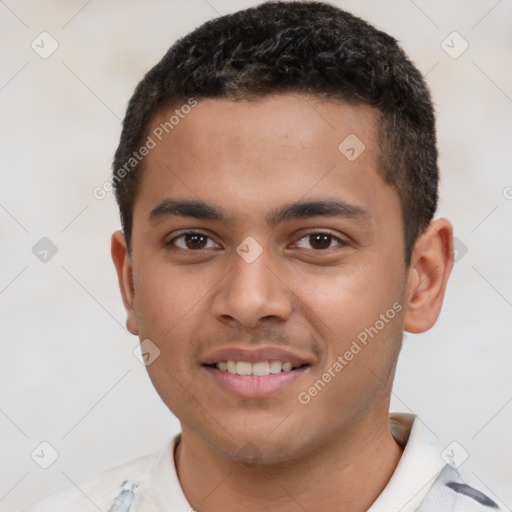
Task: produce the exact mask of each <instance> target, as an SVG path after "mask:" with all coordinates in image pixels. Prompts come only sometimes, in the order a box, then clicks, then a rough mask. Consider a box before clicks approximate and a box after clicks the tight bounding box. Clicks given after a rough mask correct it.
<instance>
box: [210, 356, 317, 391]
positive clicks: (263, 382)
mask: <svg viewBox="0 0 512 512" xmlns="http://www.w3.org/2000/svg"><path fill="white" fill-rule="evenodd" d="M312 363H313V361H312V360H311V359H308V358H307V356H301V355H299V354H297V353H293V352H290V351H288V350H282V349H280V348H277V347H266V348H263V347H259V348H257V349H255V348H254V347H252V348H248V347H243V348H242V347H239V348H234V347H230V348H226V349H223V350H218V351H216V352H214V353H211V354H209V355H207V356H206V357H205V358H204V359H203V361H202V367H203V369H204V370H205V372H206V373H207V374H208V376H209V377H210V379H212V381H213V383H214V384H215V387H216V388H217V389H220V390H222V391H223V392H225V393H228V394H229V395H235V396H237V397H240V398H266V397H269V396H272V395H276V394H278V393H280V392H282V391H284V390H285V389H286V388H290V387H291V386H292V385H293V383H295V381H297V380H298V379H300V378H301V377H302V376H304V375H305V374H307V373H309V369H310V367H311V366H312Z"/></svg>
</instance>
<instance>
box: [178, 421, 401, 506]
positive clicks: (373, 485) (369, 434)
mask: <svg viewBox="0 0 512 512" xmlns="http://www.w3.org/2000/svg"><path fill="white" fill-rule="evenodd" d="M368 420H370V421H368ZM401 456H402V448H401V447H400V446H399V445H398V444H397V443H396V441H395V440H394V439H393V437H392V435H391V431H390V429H389V423H388V418H387V416H386V417H385V418H382V420H381V421H380V422H376V421H375V419H374V418H366V420H365V421H364V422H359V423H358V424H354V425H352V426H351V427H350V429H347V430H346V431H344V432H343V433H342V434H340V435H338V436H337V437H336V439H334V440H332V441H329V442H326V443H324V444H323V445H322V446H321V447H319V448H317V449H315V450H314V451H310V452H308V453H307V454H305V455H303V456H301V457H299V458H297V459H295V460H293V461H289V462H286V463H280V464H275V465H273V464H255V465H247V464H243V463H241V462H239V461H237V460H233V459H231V458H227V457H226V456H224V455H223V454H221V453H219V452H218V451H217V450H215V449H214V448H212V447H211V446H210V445H208V444H207V443H206V442H205V441H204V440H203V439H202V438H200V437H198V436H197V435H196V434H194V433H193V432H191V431H190V430H188V429H187V428H186V427H184V426H182V438H181V442H180V443H179V445H178V448H177V450H176V454H175V458H176V466H177V471H178V475H179V479H180V483H181V486H182V488H183V491H184V493H185V495H186V497H187V500H188V502H189V503H190V505H191V506H192V507H193V508H194V509H195V510H197V511H198V512H221V511H222V512H231V511H233V512H234V511H239V510H240V508H241V506H242V504H243V508H244V510H246V511H249V512H252V511H258V512H259V511H260V510H262V509H263V510H265V509H268V508H269V504H271V509H272V511H276V512H285V511H286V512H291V511H296V510H322V509H325V510H350V511H351V512H364V511H366V510H368V508H369V507H370V506H371V505H372V503H373V502H374V501H375V500H376V499H377V497H378V496H379V494H380V493H381V492H382V491H383V489H384V488H385V486H386V484H387V483H388V481H389V480H390V478H391V476H392V474H393V472H394V471H395V469H396V466H397V465H398V462H399V460H400V457H401Z"/></svg>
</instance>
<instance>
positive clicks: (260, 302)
mask: <svg viewBox="0 0 512 512" xmlns="http://www.w3.org/2000/svg"><path fill="white" fill-rule="evenodd" d="M232 258H233V262H232V263H233V265H232V267H231V270H230V271H229V272H228V274H227V275H226V277H225V278H224V279H223V280H222V281H221V287H220V288H219V290H218V291H217V293H216V295H215V297H214V299H213V302H212V313H213V315H214V316H215V318H217V319H218V320H219V321H221V322H223V323H234V322H236V323H238V324H240V325H242V326H243V327H245V328H247V329H250V328H254V327H256V326H258V324H259V323H261V322H262V321H263V320H264V319H272V320H274V321H278V320H279V321H285V320H287V319H288V318H289V317H290V315H291V312H292V308H293V300H292V299H293V294H292V291H291V290H290V288H289V287H288V286H287V283H286V280H285V279H283V276H282V275H279V274H280V272H279V270H278V266H276V265H275V264H272V262H271V261H270V260H271V258H270V257H269V256H268V252H267V251H263V253H262V254H261V255H260V256H259V257H258V258H257V259H256V260H255V261H252V262H251V263H249V262H247V261H245V260H244V259H243V258H242V257H240V256H239V255H238V254H237V253H234V254H233V257H232Z"/></svg>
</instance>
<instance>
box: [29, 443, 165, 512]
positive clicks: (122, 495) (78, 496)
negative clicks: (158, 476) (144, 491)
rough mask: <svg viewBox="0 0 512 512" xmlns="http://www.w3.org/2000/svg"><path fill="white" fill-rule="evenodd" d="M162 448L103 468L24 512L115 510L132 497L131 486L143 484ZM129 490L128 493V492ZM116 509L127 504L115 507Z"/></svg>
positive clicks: (158, 458)
mask: <svg viewBox="0 0 512 512" xmlns="http://www.w3.org/2000/svg"><path fill="white" fill-rule="evenodd" d="M162 453H163V452H156V453H152V454H150V455H145V456H143V457H140V458H137V459H135V460H132V461H130V462H127V463H125V464H122V465H119V466H116V467H114V468H111V469H108V470H106V471H102V472H101V473H99V474H98V475H96V476H94V477H92V478H89V479H86V480H82V481H80V482H78V483H76V484H70V485H69V486H67V487H65V488H63V489H61V490H58V491H56V492H54V493H52V494H49V495H48V496H46V497H44V498H42V499H41V500H39V501H37V502H36V503H34V504H33V505H31V506H29V507H28V508H26V509H24V510H23V512H50V511H51V512H89V511H91V512H98V510H116V508H113V504H114V503H116V504H119V505H122V503H126V502H127V501H131V500H132V499H133V490H134V489H136V488H137V487H139V486H144V484H146V482H147V480H148V479H149V477H150V474H151V471H152V469H153V467H154V466H155V464H157V462H158V461H159V460H160V458H161V456H162ZM130 494H131V496H130ZM117 509H118V510H128V508H122V507H118V508H117Z"/></svg>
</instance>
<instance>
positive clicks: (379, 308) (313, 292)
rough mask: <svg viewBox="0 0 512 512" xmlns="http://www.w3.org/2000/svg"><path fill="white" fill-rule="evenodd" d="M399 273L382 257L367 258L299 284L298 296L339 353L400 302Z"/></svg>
mask: <svg viewBox="0 0 512 512" xmlns="http://www.w3.org/2000/svg"><path fill="white" fill-rule="evenodd" d="M379 260H381V261H379ZM394 266H395V267H397V265H396V263H395V264H394ZM331 270H333V269H331ZM397 271H398V268H397V269H396V271H393V270H392V269H391V266H390V263H389V262H386V261H384V259H383V258H382V254H380V255H379V257H378V258H369V257H366V258H364V259H361V260H360V261H358V262H355V261H354V263H353V264H347V265H346V266H340V267H338V269H335V271H334V272H328V273H324V274H323V275H322V274H320V273H319V274H318V275H316V276H315V278H314V279H311V277H310V278H308V279H301V280H300V281H297V285H296V290H297V295H298V296H299V297H300V298H301V299H302V300H303V301H304V304H305V305H306V306H307V308H305V309H306V311H307V310H310V311H311V313H313V314H312V315H311V322H312V323H314V324H315V325H319V326H322V325H323V327H321V332H322V333H325V335H326V339H331V340H332V341H333V342H332V343H330V344H329V345H330V346H334V347H335V348H336V350H339V349H342V348H343V346H344V345H345V344H346V343H347V342H348V341H349V340H352V339H353V338H355V337H357V335H358V334H359V333H360V332H361V331H363V330H364V329H365V328H368V327H370V326H372V325H373V324H374V323H375V322H376V321H378V320H379V318H380V315H381V314H385V313H386V311H387V310H388V309H389V308H392V306H393V304H394V303H395V302H396V301H400V299H401V295H402V293H401V291H402V284H403V283H402V280H403V278H402V277H399V278H398V277H397ZM315 319H316V320H315Z"/></svg>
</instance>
